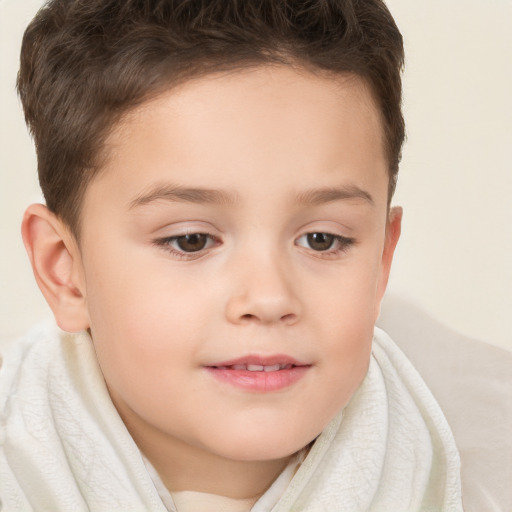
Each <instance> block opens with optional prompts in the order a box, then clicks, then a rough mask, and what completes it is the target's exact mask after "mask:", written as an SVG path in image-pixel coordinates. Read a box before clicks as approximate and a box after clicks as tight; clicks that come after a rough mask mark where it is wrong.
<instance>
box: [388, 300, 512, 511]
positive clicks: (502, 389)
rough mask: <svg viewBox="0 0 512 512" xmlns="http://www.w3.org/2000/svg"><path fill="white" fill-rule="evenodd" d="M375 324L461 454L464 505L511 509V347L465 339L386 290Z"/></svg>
mask: <svg viewBox="0 0 512 512" xmlns="http://www.w3.org/2000/svg"><path fill="white" fill-rule="evenodd" d="M378 323H379V324H380V326H382V327H383V328H384V330H385V331H386V332H388V333H389V334H390V335H391V337H392V338H393V341H395V342H396V343H397V345H398V346H399V347H400V349H401V350H403V352H404V353H405V355H406V356H407V358H408V359H409V360H410V361H411V362H412V363H413V365H414V367H415V368H416V369H417V370H418V372H419V373H420V375H421V376H422V378H423V379H424V380H425V382H426V383H427V386H428V387H429V389H430V390H431V391H432V394H433V395H434V397H435V399H436V400H437V402H438V403H439V405H440V406H441V409H442V410H443V413H444V415H445V417H446V419H447V420H448V423H449V425H450V428H451V429H452V432H453V435H454V437H455V443H456V445H457V448H458V450H459V453H460V460H461V479H462V503H463V505H464V511H465V512H512V352H509V351H506V350H503V349H500V348H498V347H493V346H492V345H489V344H488V343H484V342H482V341H478V340H474V339H471V338H469V337H467V336H464V335H462V334H460V333H457V332H455V331H453V330H450V329H449V328H448V327H446V326H445V325H443V324H442V323H440V322H438V321H437V320H435V319H434V318H432V317H430V316H429V315H428V314H427V313H426V312H425V311H424V310H423V309H421V308H419V307H416V306H415V305H414V304H413V303H411V302H410V301H408V300H404V299H403V298H402V297H399V296H393V295H388V296H387V297H386V298H385V299H384V302H383V305H382V314H381V317H380V319H379V322H378Z"/></svg>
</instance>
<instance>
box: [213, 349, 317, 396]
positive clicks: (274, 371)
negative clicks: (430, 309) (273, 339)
mask: <svg viewBox="0 0 512 512" xmlns="http://www.w3.org/2000/svg"><path fill="white" fill-rule="evenodd" d="M311 367H312V365H311V364H305V363H302V362H300V361H297V360H295V359H293V358H290V357H289V356H284V355H276V356H271V357H261V356H246V357H242V358H239V359H236V360H231V361H223V362H220V363H215V364H212V365H208V366H205V367H204V368H205V369H206V370H207V371H208V372H209V373H210V374H211V375H212V376H213V377H214V378H215V379H216V380H218V381H221V382H223V383H224V384H228V385H230V386H233V387H235V388H239V389H242V390H245V391H253V392H259V393H268V392H272V391H278V390H281V389H284V388H288V387H290V386H292V385H293V384H295V383H297V382H298V381H299V380H301V379H302V378H303V377H304V376H305V375H306V374H307V372H308V371H309V370H310V369H311Z"/></svg>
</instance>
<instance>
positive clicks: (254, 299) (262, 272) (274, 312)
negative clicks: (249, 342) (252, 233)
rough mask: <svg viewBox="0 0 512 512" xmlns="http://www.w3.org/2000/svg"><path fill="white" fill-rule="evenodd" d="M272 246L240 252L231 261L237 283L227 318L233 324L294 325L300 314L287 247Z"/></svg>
mask: <svg viewBox="0 0 512 512" xmlns="http://www.w3.org/2000/svg"><path fill="white" fill-rule="evenodd" d="M251 245H252V244H251ZM269 245H270V244H268V243H267V244H265V243H262V244H260V246H259V247H258V248H257V249H254V246H253V250H251V251H247V250H240V251H239V252H238V254H237V256H236V261H232V262H230V265H233V267H232V271H233V272H232V275H233V276H234V282H233V283H232V293H231V295H230V297H229V300H228V303H227V305H226V315H227V317H228V319H229V320H230V321H232V322H236V323H247V322H257V323H265V324H270V323H274V322H281V323H293V322H295V321H296V320H297V318H298V316H299V314H300V302H299V298H298V296H297V293H296V291H297V290H296V282H294V279H293V275H292V274H293V270H292V265H291V261H290V259H289V258H288V257H287V253H286V250H285V248H281V247H279V245H278V244H276V245H273V246H269Z"/></svg>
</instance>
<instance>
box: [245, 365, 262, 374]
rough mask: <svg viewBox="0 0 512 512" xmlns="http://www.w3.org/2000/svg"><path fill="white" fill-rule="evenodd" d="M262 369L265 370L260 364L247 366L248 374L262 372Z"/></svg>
mask: <svg viewBox="0 0 512 512" xmlns="http://www.w3.org/2000/svg"><path fill="white" fill-rule="evenodd" d="M263 368H265V367H264V366H262V365H260V364H248V365H247V369H248V370H249V371H250V372H261V371H263Z"/></svg>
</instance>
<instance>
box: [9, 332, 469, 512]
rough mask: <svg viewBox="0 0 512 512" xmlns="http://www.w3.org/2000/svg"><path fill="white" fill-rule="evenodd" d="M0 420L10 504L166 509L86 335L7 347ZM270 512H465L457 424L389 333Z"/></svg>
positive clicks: (60, 511) (36, 336)
mask: <svg viewBox="0 0 512 512" xmlns="http://www.w3.org/2000/svg"><path fill="white" fill-rule="evenodd" d="M0 421H1V423H0V498H1V500H2V502H3V509H2V510H4V511H7V512H25V511H26V512H29V511H37V512H42V511H51V512H69V511H76V512H79V511H91V512H100V511H107V510H108V511H118V510H119V511H121V510H122V511H127V512H129V511H140V512H142V511H144V512H152V511H162V512H165V511H166V507H165V506H164V504H163V503H162V500H161V499H160V497H159V495H158V492H157V490H156V488H155V485H154V483H153V481H152V480H151V477H150V476H149V473H148V471H147V469H146V467H145V465H144V462H143V460H142V457H141V454H140V452H139V450H138V449H137V446H136V445H135V444H134V442H133V440H132V438H131V437H130V435H129V433H128V431H127V430H126V427H125V426H124V424H123V422H122V421H121V419H120V417H119V416H118V414H117V412H116V410H115V408H114V406H113V404H112V402H111V400H110V397H109V395H108V392H107V389H106V386H105V384H104V381H103V378H102V375H101V371H100V369H99V367H98V364H97V361H96V358H95V354H94V350H93V347H92V343H91V340H90V338H89V336H88V335H87V334H86V333H81V334H78V335H71V334H66V333H62V332H60V331H57V330H56V329H40V330H36V331H33V332H32V333H31V335H30V336H29V337H27V338H26V339H25V340H24V341H23V342H20V343H17V344H15V345H14V346H13V347H12V348H11V351H10V353H9V354H6V357H5V360H4V364H3V367H2V369H1V370H0ZM264 499H265V495H264V496H263V497H262V498H261V499H260V501H259V502H258V503H261V500H264ZM258 503H256V505H255V510H256V507H258ZM272 510H273V511H275V512H284V511H287V512H288V511H292V510H293V511H294V512H300V511H312V512H315V511H326V510H328V511H332V512H337V511H339V512H341V511H350V512H357V511H372V512H378V511H382V512H387V511H393V512H401V511H404V512H405V511H407V512H414V511H422V512H427V511H436V512H443V511H446V512H456V511H460V510H462V507H461V504H460V480H459V459H458V454H457V451H456V448H455V444H454V441H453V438H452V435H451V432H450V429H449V427H448V425H447V423H446V421H445V419H444V416H443V414H442V412H441V411H440V409H439V407H438V405H437V403H436V402H435V400H434V399H433V397H432V395H431V394H430V392H429V390H428V389H427V387H426V385H425V384H424V383H423V381H422V380H421V378H420V377H419V375H418V374H417V372H416V371H415V370H414V368H413V367H412V366H411V364H410V363H409V362H408V360H407V359H406V358H405V357H404V356H403V355H402V353H401V352H400V351H399V350H398V348H397V347H396V346H395V345H394V343H393V342H392V341H391V340H390V339H389V338H388V337H387V335H386V334H384V333H383V332H382V331H379V330H376V334H375V339H374V346H373V353H372V358H371V361H370V366H369V370H368V375H367V377H366V378H365V380H364V382H363V383H362V385H361V386H360V388H359V389H358V391H357V392H356V394H355V395H354V396H353V398H352V400H351V401H350V403H349V405H348V406H347V407H346V408H345V409H344V411H343V413H340V414H339V415H338V416H337V417H336V418H335V419H334V420H333V421H332V422H331V423H330V424H329V425H328V426H327V427H326V429H325V430H324V432H323V433H322V434H321V435H320V436H319V438H318V439H317V441H316V442H315V444H314V445H313V447H312V448H311V450H310V452H309V454H308V456H307V458H306V459H305V461H304V462H303V464H302V465H301V467H300V468H299V470H298V471H297V473H296V474H295V476H294V477H293V479H292V481H291V483H290V485H289V486H288V488H287V489H286V490H285V492H284V494H283V496H282V497H281V499H280V500H279V501H278V503H277V504H276V505H275V507H274V508H273V509H272Z"/></svg>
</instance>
